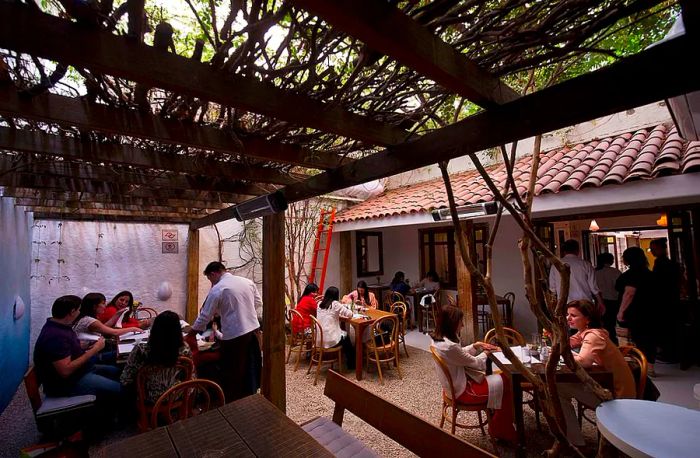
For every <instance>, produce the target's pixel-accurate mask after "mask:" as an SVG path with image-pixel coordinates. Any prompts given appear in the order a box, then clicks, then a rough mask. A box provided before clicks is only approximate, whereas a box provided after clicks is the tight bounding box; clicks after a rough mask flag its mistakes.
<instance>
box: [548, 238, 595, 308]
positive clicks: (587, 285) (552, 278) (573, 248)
mask: <svg viewBox="0 0 700 458" xmlns="http://www.w3.org/2000/svg"><path fill="white" fill-rule="evenodd" d="M561 249H562V252H563V253H564V256H562V258H561V260H562V261H563V262H564V263H565V264H568V265H569V268H570V269H571V275H570V276H569V297H568V298H567V300H566V303H567V304H568V303H569V302H571V301H578V300H586V301H593V300H594V299H595V303H596V304H597V305H598V309H599V310H600V315H601V316H603V313H604V312H605V304H604V303H603V296H602V295H601V294H600V289H599V288H598V284H597V282H596V279H595V271H594V270H593V266H592V265H591V263H590V262H588V261H584V260H583V259H581V257H580V256H579V254H580V249H579V245H578V242H577V241H576V240H573V239H569V240H567V241H565V242H564V243H563V244H562V247H561ZM549 289H550V290H552V291H554V292H555V293H557V297H560V296H561V276H560V275H559V271H558V270H557V269H556V268H554V267H552V269H551V270H550V271H549Z"/></svg>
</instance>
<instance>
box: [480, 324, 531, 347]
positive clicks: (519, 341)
mask: <svg viewBox="0 0 700 458" xmlns="http://www.w3.org/2000/svg"><path fill="white" fill-rule="evenodd" d="M503 333H504V334H505V336H506V343H507V344H508V346H509V347H512V346H514V345H520V346H521V347H524V346H525V338H524V337H523V335H522V334H520V333H519V332H518V331H516V330H515V329H513V328H507V327H505V326H504V327H503ZM484 342H486V343H490V344H494V345H501V343H500V342H499V341H498V337H497V336H496V328H492V329H489V332H487V333H486V335H485V336H484Z"/></svg>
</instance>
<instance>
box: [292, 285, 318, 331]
mask: <svg viewBox="0 0 700 458" xmlns="http://www.w3.org/2000/svg"><path fill="white" fill-rule="evenodd" d="M317 294H318V286H317V285H316V284H315V283H309V284H308V285H306V287H305V288H304V292H303V293H302V294H301V297H300V298H299V303H297V306H296V307H295V308H294V310H296V311H297V312H299V313H300V314H301V316H302V318H303V320H304V321H302V322H298V319H293V320H292V332H293V333H294V334H297V333H300V332H302V331H303V330H304V329H307V328H311V325H312V323H311V317H312V316H316V307H317V304H316V295H317Z"/></svg>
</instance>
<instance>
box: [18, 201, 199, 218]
mask: <svg viewBox="0 0 700 458" xmlns="http://www.w3.org/2000/svg"><path fill="white" fill-rule="evenodd" d="M15 205H21V206H23V207H44V208H49V207H50V208H65V209H68V210H76V209H77V210H95V211H102V210H120V211H125V212H139V211H147V212H150V213H177V214H182V215H183V216H190V217H195V218H199V217H202V216H205V215H207V213H209V212H208V211H207V209H204V208H192V207H168V206H161V205H149V206H144V205H129V204H104V203H94V202H81V201H75V200H52V199H28V198H18V199H15Z"/></svg>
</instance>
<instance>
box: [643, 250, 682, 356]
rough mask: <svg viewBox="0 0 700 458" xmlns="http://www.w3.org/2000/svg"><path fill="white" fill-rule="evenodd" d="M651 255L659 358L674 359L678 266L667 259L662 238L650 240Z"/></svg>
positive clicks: (678, 321)
mask: <svg viewBox="0 0 700 458" xmlns="http://www.w3.org/2000/svg"><path fill="white" fill-rule="evenodd" d="M649 249H650V250H651V254H652V255H653V256H654V258H656V259H655V261H654V275H655V276H656V282H657V285H656V288H657V292H658V297H659V300H660V304H659V306H660V311H661V313H660V316H659V319H660V320H661V323H660V324H661V326H660V329H659V330H660V339H659V347H660V349H661V352H660V354H659V359H660V360H663V361H665V362H677V361H678V336H679V335H680V327H681V326H680V325H681V319H682V316H681V315H682V313H681V303H680V301H681V278H682V274H681V266H680V265H679V264H678V263H677V262H675V261H672V260H671V259H669V258H668V246H667V243H666V238H661V239H654V240H652V241H651V243H650V244H649Z"/></svg>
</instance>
